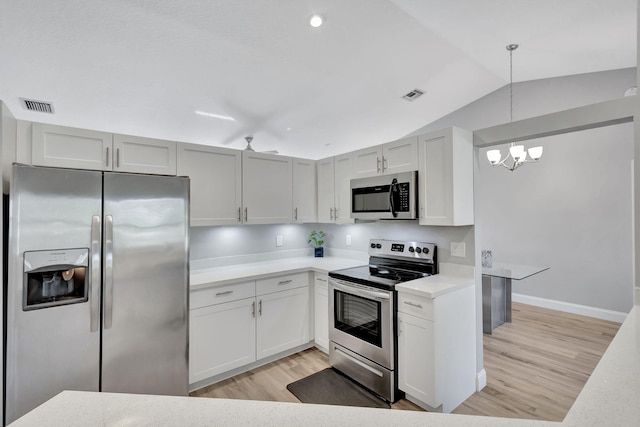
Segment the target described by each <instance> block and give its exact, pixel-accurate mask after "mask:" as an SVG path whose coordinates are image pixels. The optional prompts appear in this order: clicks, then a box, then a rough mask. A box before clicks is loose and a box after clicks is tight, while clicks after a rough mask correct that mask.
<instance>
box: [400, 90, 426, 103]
mask: <svg viewBox="0 0 640 427" xmlns="http://www.w3.org/2000/svg"><path fill="white" fill-rule="evenodd" d="M422 95H424V92H423V91H421V90H420V89H414V90H412V91H411V92H409V93H408V94H406V95H405V96H403V97H402V99H406V100H407V101H413V100H414V99H417V98H420V97H421V96H422Z"/></svg>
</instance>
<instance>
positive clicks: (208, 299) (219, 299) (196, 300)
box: [190, 281, 256, 310]
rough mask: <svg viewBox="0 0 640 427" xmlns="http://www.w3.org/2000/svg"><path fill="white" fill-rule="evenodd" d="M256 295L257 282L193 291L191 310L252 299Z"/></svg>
mask: <svg viewBox="0 0 640 427" xmlns="http://www.w3.org/2000/svg"><path fill="white" fill-rule="evenodd" d="M255 295H256V288H255V282H254V281H251V282H242V283H231V284H229V285H223V286H216V287H213V288H206V289H198V290H195V291H191V295H190V297H191V301H190V309H192V310H193V309H194V308H200V307H206V306H208V305H214V304H220V303H223V302H229V301H236V300H239V299H243V298H251V297H254V296H255Z"/></svg>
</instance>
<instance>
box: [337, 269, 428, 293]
mask: <svg viewBox="0 0 640 427" xmlns="http://www.w3.org/2000/svg"><path fill="white" fill-rule="evenodd" d="M429 268H431V271H415V270H407V269H404V268H398V267H395V266H390V265H374V264H369V265H362V266H359V267H352V268H344V269H342V270H334V271H330V272H329V276H330V277H333V278H336V279H340V280H345V281H347V282H354V283H359V284H361V285H366V286H371V287H374V288H379V289H387V290H393V289H395V286H396V285H397V284H398V283H402V282H408V281H410V280H415V279H420V278H422V277H427V276H430V275H431V274H433V273H435V271H433V267H432V266H429Z"/></svg>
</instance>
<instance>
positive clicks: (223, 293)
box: [216, 291, 233, 297]
mask: <svg viewBox="0 0 640 427" xmlns="http://www.w3.org/2000/svg"><path fill="white" fill-rule="evenodd" d="M232 293H233V291H224V292H216V296H217V297H221V296H224V295H231V294H232Z"/></svg>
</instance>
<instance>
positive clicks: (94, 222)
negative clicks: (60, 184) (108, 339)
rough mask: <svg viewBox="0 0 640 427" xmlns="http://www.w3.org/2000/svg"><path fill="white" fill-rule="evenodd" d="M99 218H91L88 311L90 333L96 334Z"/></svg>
mask: <svg viewBox="0 0 640 427" xmlns="http://www.w3.org/2000/svg"><path fill="white" fill-rule="evenodd" d="M100 249H101V248H100V217H99V216H98V215H93V216H92V217H91V278H90V279H89V298H90V300H89V301H90V302H89V310H90V312H91V329H90V330H91V332H96V331H97V330H98V326H99V324H100Z"/></svg>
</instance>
